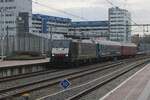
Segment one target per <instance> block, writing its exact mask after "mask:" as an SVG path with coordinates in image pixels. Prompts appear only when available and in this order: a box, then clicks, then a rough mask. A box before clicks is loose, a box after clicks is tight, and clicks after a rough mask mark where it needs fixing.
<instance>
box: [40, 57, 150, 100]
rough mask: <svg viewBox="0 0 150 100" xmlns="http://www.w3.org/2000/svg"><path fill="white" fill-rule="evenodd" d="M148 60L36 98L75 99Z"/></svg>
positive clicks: (51, 99)
mask: <svg viewBox="0 0 150 100" xmlns="http://www.w3.org/2000/svg"><path fill="white" fill-rule="evenodd" d="M149 60H150V59H148V60H142V61H137V62H136V63H134V64H132V65H129V66H128V67H124V68H121V69H118V70H115V71H113V72H111V73H108V74H105V75H104V76H102V77H100V78H97V79H94V80H92V81H89V82H87V83H85V84H81V85H78V86H75V87H72V88H69V89H66V90H63V91H59V92H57V93H54V94H51V95H48V96H45V97H42V98H38V99H37V100H77V99H79V98H81V97H82V96H84V95H86V94H88V93H90V92H92V91H94V90H96V89H97V88H100V87H101V86H103V85H105V84H107V83H109V82H111V81H113V80H114V79H116V78H118V77H120V76H122V75H124V74H125V73H127V72H129V71H131V70H133V69H134V68H137V67H140V66H144V65H146V64H147V62H148V61H149Z"/></svg>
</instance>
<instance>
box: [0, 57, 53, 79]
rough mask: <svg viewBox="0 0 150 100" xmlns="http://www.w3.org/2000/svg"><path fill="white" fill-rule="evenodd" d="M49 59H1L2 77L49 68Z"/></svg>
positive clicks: (0, 76)
mask: <svg viewBox="0 0 150 100" xmlns="http://www.w3.org/2000/svg"><path fill="white" fill-rule="evenodd" d="M49 60H50V59H49V58H46V59H39V60H24V61H23V60H21V61H0V78H2V77H9V76H13V75H20V74H26V73H33V72H38V71H43V70H47V63H48V62H49Z"/></svg>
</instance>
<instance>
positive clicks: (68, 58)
mask: <svg viewBox="0 0 150 100" xmlns="http://www.w3.org/2000/svg"><path fill="white" fill-rule="evenodd" d="M136 52H137V46H136V45H135V44H133V43H120V42H113V41H107V40H99V41H98V40H97V41H96V40H53V45H52V52H51V62H52V63H72V64H77V63H87V62H95V61H103V60H104V59H118V58H123V57H132V56H135V55H136Z"/></svg>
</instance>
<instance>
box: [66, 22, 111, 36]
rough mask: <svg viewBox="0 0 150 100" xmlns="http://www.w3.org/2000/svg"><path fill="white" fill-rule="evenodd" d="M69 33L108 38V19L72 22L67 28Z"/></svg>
mask: <svg viewBox="0 0 150 100" xmlns="http://www.w3.org/2000/svg"><path fill="white" fill-rule="evenodd" d="M69 35H73V36H79V37H99V38H105V39H108V37H109V22H108V21H80V22H72V24H71V27H70V29H69Z"/></svg>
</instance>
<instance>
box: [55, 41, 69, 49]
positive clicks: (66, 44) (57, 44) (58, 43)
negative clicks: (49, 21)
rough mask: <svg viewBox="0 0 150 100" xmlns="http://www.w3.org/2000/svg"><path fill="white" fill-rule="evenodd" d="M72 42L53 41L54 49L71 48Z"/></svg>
mask: <svg viewBox="0 0 150 100" xmlns="http://www.w3.org/2000/svg"><path fill="white" fill-rule="evenodd" d="M69 45H70V40H53V45H52V48H69Z"/></svg>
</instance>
